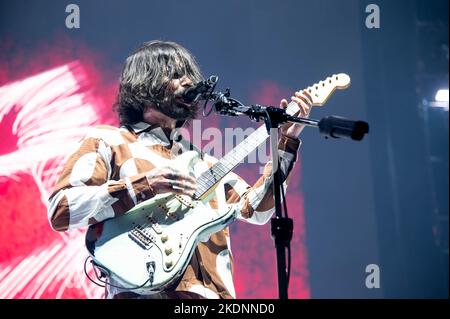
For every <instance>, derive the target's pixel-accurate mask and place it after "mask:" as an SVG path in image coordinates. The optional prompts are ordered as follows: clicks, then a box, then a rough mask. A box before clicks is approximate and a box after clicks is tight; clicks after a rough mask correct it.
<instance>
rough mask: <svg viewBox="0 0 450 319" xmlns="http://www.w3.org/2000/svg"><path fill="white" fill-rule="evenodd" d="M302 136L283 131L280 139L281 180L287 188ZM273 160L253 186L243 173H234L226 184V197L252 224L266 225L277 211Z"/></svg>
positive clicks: (240, 214) (242, 217) (238, 212)
mask: <svg viewBox="0 0 450 319" xmlns="http://www.w3.org/2000/svg"><path fill="white" fill-rule="evenodd" d="M300 144H301V141H300V140H299V139H292V138H289V137H287V136H284V135H281V137H280V139H279V142H278V150H279V158H280V167H279V169H280V171H281V180H282V181H281V182H282V184H283V188H284V190H285V191H286V188H287V184H288V182H289V178H290V173H291V171H292V169H293V167H294V163H295V161H296V159H297V151H298V149H299V147H300ZM272 183H273V176H272V163H271V162H268V163H267V164H266V165H265V167H264V171H263V174H262V176H261V177H260V178H259V179H258V180H257V181H256V183H255V184H254V185H253V186H250V185H248V184H247V183H246V182H245V181H244V180H243V179H242V178H241V177H239V176H238V175H236V174H234V173H230V178H229V180H227V182H226V184H225V192H226V200H227V203H228V204H236V205H237V215H236V216H237V219H238V220H242V221H245V222H248V223H251V224H258V225H263V224H265V223H267V222H268V221H269V219H270V218H271V217H272V215H273V213H274V212H275V207H274V205H275V203H274V196H273V189H272Z"/></svg>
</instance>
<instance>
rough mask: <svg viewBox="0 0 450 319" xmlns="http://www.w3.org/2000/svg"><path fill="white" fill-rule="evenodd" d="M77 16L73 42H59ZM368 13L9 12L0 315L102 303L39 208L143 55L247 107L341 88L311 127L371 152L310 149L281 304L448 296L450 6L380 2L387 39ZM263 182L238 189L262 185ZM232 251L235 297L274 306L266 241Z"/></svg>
mask: <svg viewBox="0 0 450 319" xmlns="http://www.w3.org/2000/svg"><path fill="white" fill-rule="evenodd" d="M70 3H75V4H77V5H78V6H79V8H80V28H79V29H68V28H66V25H65V19H66V16H67V15H68V13H66V12H65V8H66V6H67V5H68V4H70ZM369 3H371V2H369V1H357V0H346V1H332V0H317V1H294V0H290V1H277V2H276V1H269V0H260V1H245V2H244V1H238V0H231V1H200V0H196V1H184V2H182V1H175V0H166V1H159V0H158V1H143V0H131V1H126V2H125V1H100V0H95V1H82V0H80V1H74V2H69V1H49V0H41V1H24V0H19V1H1V2H0V123H1V124H0V125H1V126H0V137H1V142H0V218H1V220H2V221H1V223H0V298H86V297H88V298H101V297H102V294H103V291H102V290H101V289H98V288H95V287H94V286H92V285H91V284H89V282H88V281H87V280H86V278H85V277H84V274H83V262H84V258H85V256H86V252H85V250H84V247H83V232H82V231H74V232H71V233H55V232H53V231H52V230H51V228H50V227H49V224H48V222H47V216H46V208H45V203H46V198H47V197H48V194H49V192H51V188H52V186H53V185H54V182H55V178H56V176H57V174H58V169H60V167H61V164H62V163H63V158H64V155H66V154H67V152H68V151H69V150H70V149H71V148H72V147H73V145H75V144H76V142H77V141H78V140H79V139H80V138H81V137H82V136H83V134H84V133H85V132H86V130H87V129H88V128H89V127H91V126H93V125H96V124H99V123H106V124H112V125H114V124H117V120H116V118H115V116H114V114H113V113H112V111H111V106H112V104H113V102H114V100H115V97H116V94H117V86H118V85H117V84H118V77H119V74H120V70H121V66H122V64H123V62H124V60H125V58H126V57H127V56H128V55H129V54H130V53H131V52H132V51H133V50H134V49H135V48H136V47H137V46H138V45H139V44H140V43H142V42H144V41H149V40H153V39H162V40H172V41H176V42H179V43H180V44H182V45H183V46H185V47H186V48H187V49H188V50H190V51H191V52H192V53H193V54H194V55H195V56H196V58H197V60H198V62H199V64H200V66H201V69H202V71H203V73H204V74H205V75H210V74H218V75H219V76H220V82H219V89H221V90H224V89H225V88H227V87H229V88H231V89H232V94H233V96H234V97H236V98H238V99H240V100H242V101H243V102H246V103H260V104H273V105H278V103H279V101H280V99H281V98H289V97H290V96H291V95H292V92H294V91H295V90H297V89H301V88H304V87H306V86H308V85H310V84H312V83H314V82H317V81H319V80H321V79H323V78H325V77H326V76H329V75H331V74H333V73H339V72H345V73H348V74H349V75H350V76H351V78H352V85H351V87H350V88H349V89H348V90H346V91H340V92H337V93H336V94H335V95H334V96H333V97H332V98H331V99H330V101H329V102H328V103H327V105H326V106H325V107H323V108H316V109H314V110H313V111H312V114H311V117H312V118H317V119H320V118H321V117H323V116H326V115H341V116H345V117H349V118H352V119H361V120H365V121H368V122H369V123H370V134H369V135H368V137H367V138H366V139H364V140H363V141H362V142H352V141H348V140H325V139H323V138H322V137H321V136H320V135H319V134H318V131H317V130H315V129H312V128H306V129H305V130H304V132H303V133H302V139H303V145H302V146H301V150H300V156H299V161H298V163H297V164H296V167H295V170H294V173H293V174H294V176H293V178H292V180H291V183H290V186H289V189H288V195H287V201H288V208H289V213H290V216H291V217H293V218H294V238H293V242H292V278H291V283H290V297H291V298H310V297H312V298H383V297H387V298H392V297H395V298H399V297H400V298H409V297H413V298H414V297H442V296H448V226H447V228H445V222H446V223H448V195H447V194H448V137H447V136H448V106H447V111H445V110H444V109H440V110H439V111H438V112H434V111H433V112H434V113H430V111H428V110H427V109H424V105H425V104H424V103H425V102H424V101H425V100H431V99H432V94H433V92H434V91H435V89H437V88H441V87H444V88H445V87H446V88H447V89H448V16H447V10H448V1H438V0H435V1H406V0H403V1H395V3H394V1H377V4H378V5H379V7H380V9H381V10H380V13H381V27H380V28H379V29H368V28H366V26H365V20H366V16H367V15H368V13H366V12H365V8H366V6H367V5H368V4H369ZM425 4H426V5H425ZM444 12H445V14H444ZM425 118H426V119H428V122H427V121H425V120H424V119H425ZM250 125H252V126H254V127H256V125H255V124H254V123H251V122H249V121H248V120H247V119H245V118H239V119H229V118H224V117H218V116H214V115H212V116H210V117H209V118H208V119H206V120H204V121H203V122H202V127H203V128H207V127H218V128H220V129H222V130H224V129H225V128H226V127H243V128H245V127H248V126H250ZM430 141H432V142H430ZM204 142H207V141H204ZM436 159H437V160H436ZM436 163H437V164H436ZM259 167H260V165H259V164H246V165H243V166H241V167H239V168H238V169H237V173H238V174H240V175H241V176H243V177H244V178H245V179H246V180H247V181H248V182H254V181H255V180H256V178H257V176H258V171H259ZM442 221H443V222H442ZM231 236H232V238H231V241H232V249H233V254H234V260H235V286H236V293H237V297H238V298H276V297H277V283H276V273H275V272H276V260H275V253H274V247H273V241H272V239H271V238H270V223H269V224H267V225H264V226H261V227H257V226H251V225H246V224H244V223H234V224H233V225H232V226H231ZM369 264H377V265H378V266H379V268H380V272H381V287H380V288H379V289H368V288H367V287H366V285H365V279H366V276H367V275H368V274H367V273H366V271H365V270H366V266H367V265H369Z"/></svg>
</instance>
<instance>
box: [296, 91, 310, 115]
mask: <svg viewBox="0 0 450 319" xmlns="http://www.w3.org/2000/svg"><path fill="white" fill-rule="evenodd" d="M292 101H294V102H295V103H297V105H298V107H299V108H300V114H302V115H305V114H307V112H308V109H309V107H308V105H307V104H306V103H305V101H303V100H302V99H300V98H297V97H295V96H293V97H292Z"/></svg>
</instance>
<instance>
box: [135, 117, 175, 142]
mask: <svg viewBox="0 0 450 319" xmlns="http://www.w3.org/2000/svg"><path fill="white" fill-rule="evenodd" d="M128 127H130V128H131V129H132V130H133V132H134V133H135V134H136V135H140V134H142V133H148V134H151V135H152V136H153V137H156V138H157V139H158V140H160V141H161V142H162V143H163V144H167V145H170V144H171V143H170V140H169V138H168V137H167V136H166V134H165V133H164V131H163V129H162V128H161V127H159V126H156V127H152V125H150V124H148V123H145V122H138V123H134V124H130V125H128Z"/></svg>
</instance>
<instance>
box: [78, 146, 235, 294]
mask: <svg viewBox="0 0 450 319" xmlns="http://www.w3.org/2000/svg"><path fill="white" fill-rule="evenodd" d="M198 156H199V155H198V153H197V152H194V151H190V152H186V153H184V154H182V155H180V156H179V157H177V158H176V159H174V160H172V161H170V163H168V165H169V166H171V167H177V168H178V169H179V170H180V171H183V172H189V173H190V174H191V175H192V176H194V173H193V166H194V165H195V163H196V162H197V161H198V159H199V157H198ZM208 197H210V196H208ZM208 197H206V198H205V199H204V200H198V201H195V200H193V199H192V198H190V197H188V196H184V195H174V194H171V193H167V194H161V195H157V196H155V197H153V198H152V199H149V200H147V201H145V202H142V203H141V204H138V205H136V206H135V207H134V208H133V209H132V210H130V211H128V212H127V213H126V214H125V215H123V216H120V217H116V218H114V219H109V220H106V221H104V222H103V225H102V226H98V227H100V228H102V229H101V231H99V229H98V227H91V228H89V231H88V234H87V236H86V245H87V246H88V249H89V248H92V251H91V249H89V250H90V252H91V255H92V256H93V259H94V260H95V262H96V264H98V265H99V266H101V267H102V268H105V269H107V270H108V271H109V272H110V273H112V274H113V275H114V279H115V280H116V281H118V282H120V283H121V285H123V287H124V288H136V287H139V286H142V285H143V284H144V286H142V287H141V289H136V290H134V291H135V292H137V293H148V292H149V291H152V290H155V291H158V290H160V289H161V287H163V286H165V285H166V284H168V283H170V282H171V281H173V280H175V279H176V278H177V277H178V276H180V275H181V274H182V273H183V272H184V270H185V268H186V267H187V265H188V264H189V261H190V259H191V257H192V254H193V252H194V250H195V248H196V246H197V244H198V242H199V241H207V240H208V239H209V236H210V235H211V234H213V233H215V232H217V231H220V230H221V229H223V228H225V227H226V226H227V225H228V224H230V223H231V222H232V221H233V220H234V218H235V213H234V209H233V206H232V205H229V206H228V205H227V206H225V207H222V208H224V209H223V210H215V209H212V208H211V207H210V206H209V205H208V203H207V202H208V200H209V198H208ZM95 232H97V233H99V234H97V235H95V234H94V233H95ZM95 237H96V238H95ZM94 238H95V239H94ZM92 240H94V242H92Z"/></svg>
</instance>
